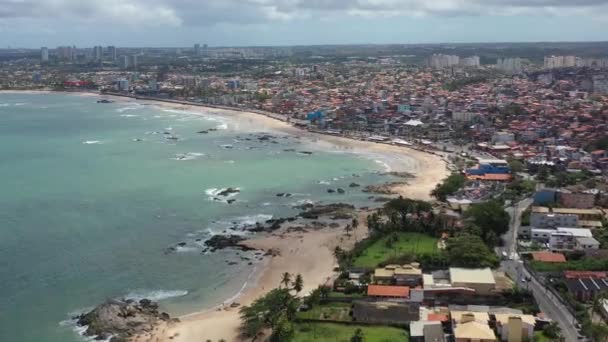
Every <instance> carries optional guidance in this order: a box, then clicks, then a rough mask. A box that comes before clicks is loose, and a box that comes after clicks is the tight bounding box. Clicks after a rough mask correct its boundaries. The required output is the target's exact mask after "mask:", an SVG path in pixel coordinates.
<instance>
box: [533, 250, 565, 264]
mask: <svg viewBox="0 0 608 342" xmlns="http://www.w3.org/2000/svg"><path fill="white" fill-rule="evenodd" d="M532 258H533V259H534V261H541V262H556V263H563V262H566V257H565V256H564V255H563V254H562V253H553V252H534V253H532Z"/></svg>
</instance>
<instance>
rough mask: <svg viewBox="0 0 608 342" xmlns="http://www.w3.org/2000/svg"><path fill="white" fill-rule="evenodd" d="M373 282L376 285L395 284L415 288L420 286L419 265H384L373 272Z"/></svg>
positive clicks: (420, 271)
mask: <svg viewBox="0 0 608 342" xmlns="http://www.w3.org/2000/svg"><path fill="white" fill-rule="evenodd" d="M373 281H374V282H375V283H377V284H393V283H394V284H397V285H406V286H410V287H415V286H418V285H420V284H422V270H421V269H420V264H418V263H411V264H406V265H386V266H385V267H384V268H377V269H375V270H374V279H373Z"/></svg>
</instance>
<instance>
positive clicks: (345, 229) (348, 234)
mask: <svg viewBox="0 0 608 342" xmlns="http://www.w3.org/2000/svg"><path fill="white" fill-rule="evenodd" d="M352 230H353V227H351V225H350V224H347V225H346V227H344V231H346V236H348V237H349V238H350V232H351V231H352Z"/></svg>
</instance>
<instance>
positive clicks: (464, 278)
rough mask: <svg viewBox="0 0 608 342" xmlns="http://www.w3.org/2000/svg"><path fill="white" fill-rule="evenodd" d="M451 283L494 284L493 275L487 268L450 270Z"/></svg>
mask: <svg viewBox="0 0 608 342" xmlns="http://www.w3.org/2000/svg"><path fill="white" fill-rule="evenodd" d="M450 279H451V281H452V283H464V284H467V283H468V284H495V283H496V281H495V280H494V275H493V274H492V270H490V269H489V268H480V269H474V268H456V267H451V268H450Z"/></svg>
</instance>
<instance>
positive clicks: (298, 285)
mask: <svg viewBox="0 0 608 342" xmlns="http://www.w3.org/2000/svg"><path fill="white" fill-rule="evenodd" d="M303 288H304V279H302V275H301V274H298V275H297V276H296V280H294V282H293V289H294V291H296V293H300V292H302V289H303Z"/></svg>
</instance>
